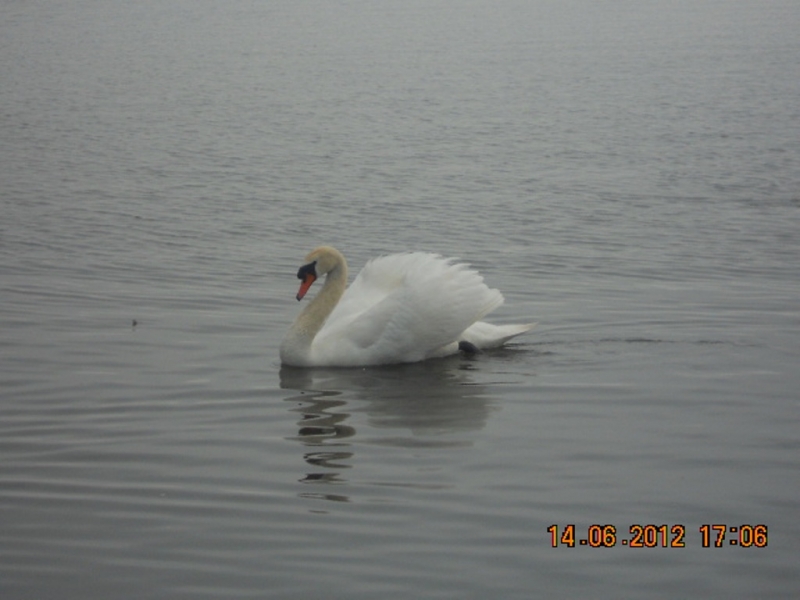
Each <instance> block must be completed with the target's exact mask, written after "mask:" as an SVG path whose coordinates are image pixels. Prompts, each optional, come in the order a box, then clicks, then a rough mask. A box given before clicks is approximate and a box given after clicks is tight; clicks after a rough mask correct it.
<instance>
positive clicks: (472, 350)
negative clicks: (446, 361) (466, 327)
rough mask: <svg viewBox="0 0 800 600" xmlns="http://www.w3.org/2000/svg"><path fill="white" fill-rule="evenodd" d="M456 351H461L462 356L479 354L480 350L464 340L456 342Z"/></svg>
mask: <svg viewBox="0 0 800 600" xmlns="http://www.w3.org/2000/svg"><path fill="white" fill-rule="evenodd" d="M458 349H459V350H461V352H463V353H464V354H480V353H481V351H480V349H479V348H478V347H477V346H476V345H475V344H473V343H472V342H467V341H465V340H461V341H460V342H458Z"/></svg>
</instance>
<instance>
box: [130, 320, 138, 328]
mask: <svg viewBox="0 0 800 600" xmlns="http://www.w3.org/2000/svg"><path fill="white" fill-rule="evenodd" d="M138 324H139V322H138V321H137V320H136V319H134V320H133V321H132V322H131V327H136V326H137V325H138Z"/></svg>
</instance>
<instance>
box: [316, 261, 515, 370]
mask: <svg viewBox="0 0 800 600" xmlns="http://www.w3.org/2000/svg"><path fill="white" fill-rule="evenodd" d="M502 303H503V296H502V294H501V293H500V292H499V291H498V290H494V289H490V288H488V287H487V286H486V284H485V283H484V282H483V278H482V277H481V276H480V275H479V274H478V273H477V272H476V271H474V270H472V269H470V268H469V267H468V265H464V264H454V263H453V261H452V260H445V259H443V258H441V257H440V256H438V255H435V254H426V253H421V252H416V253H408V254H396V255H392V256H387V257H382V258H378V259H375V260H373V261H371V262H370V263H368V264H367V266H365V267H364V269H363V270H362V271H361V273H359V275H358V277H356V279H355V280H354V281H353V284H352V285H351V286H350V288H348V290H347V291H346V292H345V294H344V296H342V299H341V301H340V302H339V304H338V305H337V306H336V308H335V309H334V310H333V312H332V313H331V314H330V316H329V317H328V319H327V321H326V322H325V325H324V326H323V328H322V329H321V330H320V332H319V333H318V334H317V337H316V338H315V340H314V344H313V346H314V350H313V351H314V353H315V354H316V355H317V356H318V357H319V358H324V360H325V361H326V362H329V363H331V364H333V363H338V364H342V365H347V364H381V363H388V362H411V361H416V360H422V359H423V358H426V357H427V356H430V355H432V354H435V353H436V351H437V350H439V349H440V348H442V347H443V346H445V345H447V344H451V343H453V342H455V341H457V340H458V339H459V335H460V334H461V333H462V332H463V331H464V330H465V329H467V328H468V327H470V326H471V325H472V324H473V323H475V322H476V321H478V320H479V319H480V318H482V317H483V316H485V315H486V314H488V313H489V312H491V311H492V310H494V309H495V308H497V307H498V306H500V304H502Z"/></svg>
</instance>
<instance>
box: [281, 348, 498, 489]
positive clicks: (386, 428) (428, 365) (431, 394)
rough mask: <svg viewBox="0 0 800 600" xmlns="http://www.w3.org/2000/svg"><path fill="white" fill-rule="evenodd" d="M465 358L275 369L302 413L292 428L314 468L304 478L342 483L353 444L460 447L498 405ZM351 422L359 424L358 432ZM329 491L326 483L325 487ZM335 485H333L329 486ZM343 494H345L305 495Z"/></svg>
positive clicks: (294, 408) (352, 456)
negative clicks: (357, 366) (364, 366)
mask: <svg viewBox="0 0 800 600" xmlns="http://www.w3.org/2000/svg"><path fill="white" fill-rule="evenodd" d="M470 370H471V366H470V362H468V361H466V360H465V359H462V358H460V357H451V358H446V359H439V360H432V361H426V362H422V363H414V364H407V365H395V366H387V367H372V368H367V369H337V368H313V369H308V368H295V367H288V366H283V367H281V370H280V380H281V387H282V388H283V389H288V390H296V391H298V392H300V393H298V394H295V393H293V394H291V395H289V396H287V397H286V399H285V400H286V402H288V403H290V404H291V405H292V406H291V408H290V409H289V410H291V411H293V412H296V413H298V414H299V415H300V418H299V420H298V422H297V435H296V436H292V438H291V439H295V440H297V441H299V442H300V443H301V444H302V445H303V447H304V450H305V452H304V455H303V458H304V460H305V461H306V463H307V464H308V465H310V466H313V467H314V469H313V470H312V471H310V472H308V473H306V474H305V475H304V476H303V477H302V478H301V481H303V482H304V483H314V484H320V483H322V484H343V483H346V482H347V479H346V477H345V476H344V474H343V472H344V471H346V470H347V469H349V468H350V467H352V462H353V461H354V460H355V455H356V450H357V449H356V446H357V443H365V444H370V445H382V446H395V447H402V448H415V447H420V448H422V447H429V448H436V447H439V448H443V447H464V446H469V445H471V443H472V442H471V440H470V438H469V437H468V436H463V435H461V436H459V435H458V434H463V433H469V432H474V431H478V430H480V429H482V428H483V427H484V426H485V425H486V422H487V419H488V416H489V413H490V412H491V411H492V410H496V409H495V408H494V406H493V404H492V402H491V401H490V400H489V399H488V396H487V391H486V389H485V387H484V386H482V385H479V384H475V383H474V382H473V381H472V377H471V375H470ZM353 422H358V423H359V429H361V431H360V433H359V435H358V437H357V431H356V427H355V426H354V424H353ZM326 491H327V490H326ZM331 491H332V490H331ZM303 496H305V497H315V498H324V499H327V500H334V501H347V500H348V498H347V496H345V495H341V494H333V493H324V494H303Z"/></svg>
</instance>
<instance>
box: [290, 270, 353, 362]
mask: <svg viewBox="0 0 800 600" xmlns="http://www.w3.org/2000/svg"><path fill="white" fill-rule="evenodd" d="M346 288H347V264H345V263H342V264H339V265H337V266H336V267H334V268H333V269H331V270H330V271H329V272H328V274H327V275H326V276H325V284H324V285H323V286H322V289H321V290H320V291H319V293H318V294H317V295H316V297H315V298H314V299H313V300H312V301H311V302H309V304H308V305H307V306H306V307H305V308H304V309H303V311H302V312H301V313H300V314H299V315H298V316H297V318H296V319H295V321H294V323H292V326H291V327H290V328H289V331H288V332H287V333H286V337H284V339H283V343H282V344H281V358H282V360H283V361H284V362H287V363H289V364H302V363H304V362H306V361H307V360H308V357H309V353H310V351H311V343H312V342H313V341H314V338H315V337H316V335H317V334H318V333H319V330H320V329H322V326H323V325H324V324H325V321H326V320H327V319H328V316H329V315H330V314H331V312H332V311H333V309H334V308H336V305H337V304H338V303H339V299H340V298H341V297H342V294H344V291H345V289H346Z"/></svg>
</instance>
